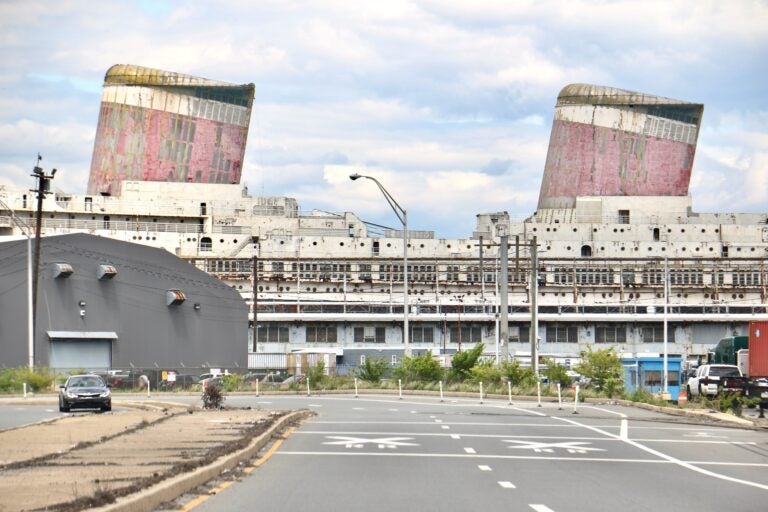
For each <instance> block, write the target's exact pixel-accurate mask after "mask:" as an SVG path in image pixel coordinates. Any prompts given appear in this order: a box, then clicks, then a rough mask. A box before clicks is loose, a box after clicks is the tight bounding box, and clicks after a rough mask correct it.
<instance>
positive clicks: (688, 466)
mask: <svg viewBox="0 0 768 512" xmlns="http://www.w3.org/2000/svg"><path fill="white" fill-rule="evenodd" d="M553 419H556V420H560V421H565V422H567V423H570V424H572V425H581V426H582V427H584V428H586V429H589V430H592V431H593V432H597V433H599V434H603V435H605V436H608V437H613V438H618V437H617V436H616V435H615V434H611V433H610V432H606V431H605V430H601V429H599V428H596V427H591V426H589V425H585V424H582V423H579V422H578V421H574V420H571V419H568V418H558V417H553ZM619 439H621V438H619ZM622 441H623V442H625V443H627V444H629V445H631V446H634V447H635V448H639V449H640V450H643V451H644V452H647V453H650V454H651V455H655V456H656V457H659V458H661V459H664V460H666V461H667V462H671V463H672V464H677V465H678V466H680V467H683V468H686V469H689V470H691V471H695V472H696V473H700V474H702V475H706V476H711V477H714V478H717V479H720V480H725V481H727V482H733V483H737V484H743V485H747V486H750V487H757V488H758V489H764V490H767V491H768V485H765V484H761V483H758V482H752V481H750V480H742V479H741V478H734V477H730V476H727V475H721V474H720V473H715V472H714V471H709V470H707V469H704V468H700V467H698V466H695V465H694V464H692V463H690V462H685V461H682V460H680V459H678V458H675V457H672V456H671V455H667V454H666V453H662V452H660V451H658V450H654V449H653V448H649V447H647V446H645V445H642V444H640V443H638V442H637V441H633V440H631V439H622Z"/></svg>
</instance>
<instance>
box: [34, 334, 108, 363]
mask: <svg viewBox="0 0 768 512" xmlns="http://www.w3.org/2000/svg"><path fill="white" fill-rule="evenodd" d="M48 337H49V339H50V346H49V350H50V352H49V356H50V357H49V360H50V366H51V368H56V369H72V368H82V369H86V370H97V369H101V368H111V367H112V341H113V340H114V339H116V338H117V335H116V334H115V333H105V332H98V333H97V332H49V333H48Z"/></svg>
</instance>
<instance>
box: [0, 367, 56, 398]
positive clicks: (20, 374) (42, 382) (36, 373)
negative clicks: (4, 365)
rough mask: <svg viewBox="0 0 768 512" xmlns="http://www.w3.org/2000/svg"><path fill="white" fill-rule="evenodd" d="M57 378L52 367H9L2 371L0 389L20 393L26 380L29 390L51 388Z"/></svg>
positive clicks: (0, 373)
mask: <svg viewBox="0 0 768 512" xmlns="http://www.w3.org/2000/svg"><path fill="white" fill-rule="evenodd" d="M55 379H56V376H55V375H54V373H53V372H52V371H51V370H50V368H45V367H35V368H33V369H31V370H30V369H29V368H27V367H21V368H8V369H6V370H3V371H2V372H0V391H6V392H14V393H19V392H21V390H22V389H23V387H24V383H25V382H26V383H27V388H28V390H30V391H39V390H41V389H47V388H50V387H51V386H52V385H53V382H54V380H55Z"/></svg>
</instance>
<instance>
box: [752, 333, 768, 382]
mask: <svg viewBox="0 0 768 512" xmlns="http://www.w3.org/2000/svg"><path fill="white" fill-rule="evenodd" d="M748 375H749V377H750V378H751V379H757V378H761V377H763V378H768V322H766V321H759V322H758V321H754V322H749V372H748Z"/></svg>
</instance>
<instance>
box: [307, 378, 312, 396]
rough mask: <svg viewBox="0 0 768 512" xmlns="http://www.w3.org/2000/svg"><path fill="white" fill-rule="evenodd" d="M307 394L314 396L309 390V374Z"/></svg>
mask: <svg viewBox="0 0 768 512" xmlns="http://www.w3.org/2000/svg"><path fill="white" fill-rule="evenodd" d="M307 396H312V393H311V392H310V391H309V375H307Z"/></svg>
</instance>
